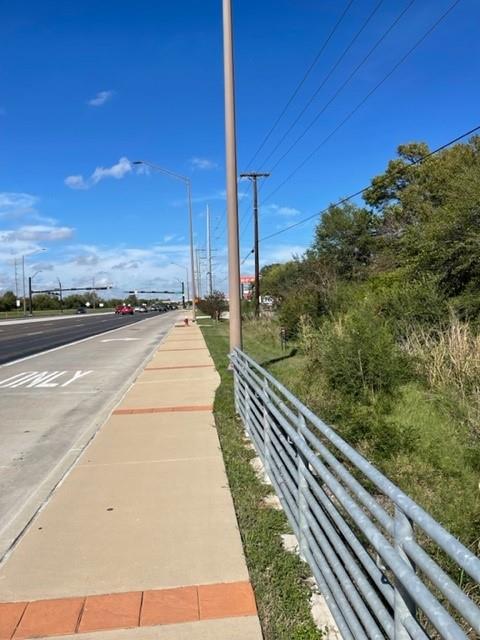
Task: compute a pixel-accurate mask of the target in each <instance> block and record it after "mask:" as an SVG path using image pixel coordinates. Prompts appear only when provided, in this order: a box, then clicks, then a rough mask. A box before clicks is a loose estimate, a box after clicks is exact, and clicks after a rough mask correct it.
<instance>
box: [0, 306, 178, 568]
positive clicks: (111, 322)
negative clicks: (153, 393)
mask: <svg viewBox="0 0 480 640" xmlns="http://www.w3.org/2000/svg"><path fill="white" fill-rule="evenodd" d="M145 316H146V318H145ZM145 316H143V315H142V316H139V317H137V318H135V316H134V317H133V319H132V318H114V317H112V318H110V319H108V323H107V322H105V323H104V324H98V325H97V321H96V319H92V318H89V319H87V320H85V321H84V322H85V325H83V322H82V319H81V318H80V319H79V323H78V324H81V325H82V326H78V327H75V321H74V322H73V327H72V326H71V328H70V330H71V331H72V332H81V331H83V332H84V333H83V334H81V333H75V337H76V338H79V337H81V335H83V336H85V332H88V333H92V331H94V330H95V325H97V331H105V330H108V328H111V326H115V327H120V329H119V330H118V331H115V332H114V333H107V334H101V335H97V336H93V337H91V338H90V339H89V340H86V341H83V342H80V343H78V342H77V343H74V344H68V345H65V346H63V347H61V348H60V349H56V350H53V351H49V352H47V353H39V354H37V355H33V356H31V357H30V358H28V359H27V360H25V361H20V362H15V363H11V364H6V365H3V366H0V416H1V419H0V443H1V446H0V559H1V558H2V556H4V554H5V553H6V552H8V550H9V549H10V548H11V546H12V544H14V543H15V541H16V539H17V538H18V536H19V535H20V534H21V533H22V531H23V530H24V528H25V527H26V526H27V525H28V523H29V522H30V520H31V519H32V517H33V516H34V515H35V513H36V512H37V511H38V509H39V508H41V507H42V505H43V504H44V503H45V501H46V500H47V499H48V497H49V495H50V493H51V492H52V491H53V489H54V488H55V486H56V485H57V484H58V482H60V481H61V480H62V478H63V477H64V475H65V474H66V473H67V472H68V470H69V469H70V468H71V466H72V464H73V463H74V462H75V461H76V459H77V458H78V456H79V455H80V453H81V452H82V450H83V449H84V448H85V446H86V445H87V444H88V442H89V441H90V439H91V438H92V436H93V435H94V434H95V433H96V431H97V430H98V429H99V427H101V426H102V424H103V423H104V422H105V420H106V419H107V417H108V416H109V414H110V412H111V410H112V409H113V408H114V407H115V406H116V405H117V404H118V402H119V401H120V399H121V398H122V397H123V395H124V393H125V392H126V390H127V389H128V388H129V386H130V385H131V383H132V382H133V380H134V379H135V378H136V376H137V375H138V372H139V371H140V370H141V368H142V367H143V365H144V363H145V361H146V360H147V359H148V358H149V357H150V356H151V354H152V353H153V351H154V350H155V349H156V348H157V347H158V344H159V342H160V341H161V339H162V338H163V336H164V335H165V334H166V332H167V331H168V330H169V329H170V327H171V326H172V325H173V323H174V322H175V320H177V319H179V318H180V317H181V313H179V312H170V313H167V314H161V315H157V314H155V315H154V314H148V315H147V314H145ZM140 319H141V320H142V321H141V322H139V320H140ZM102 320H106V318H99V322H100V323H101V321H102ZM90 323H91V326H89V325H90ZM28 324H29V326H27V325H22V326H21V327H18V325H14V326H12V327H11V328H12V329H15V330H16V332H17V333H14V336H16V338H15V340H16V341H17V342H18V341H21V340H22V339H23V337H22V336H25V334H26V333H33V332H34V331H40V325H43V326H44V325H45V324H47V323H40V322H39V323H33V322H32V323H28ZM52 324H53V323H52ZM58 324H63V321H62V322H60V321H57V322H55V325H56V326H58ZM43 326H42V330H43ZM122 327H123V328H122ZM1 328H2V329H5V332H2V333H1V334H0V336H5V334H6V329H7V327H1ZM8 328H9V327H8ZM55 329H56V327H55ZM22 331H23V332H24V333H22ZM63 331H64V336H65V337H64V339H65V340H66V339H72V335H73V333H71V334H69V333H68V331H69V329H68V324H67V329H65V328H64V329H63ZM54 336H55V334H54V332H49V333H48V334H46V336H44V335H43V334H37V336H25V337H26V338H28V337H30V338H35V337H37V338H38V339H41V340H43V343H44V344H45V345H47V346H52V344H53V341H54V340H55V339H57V340H58V337H57V338H55V337H54ZM6 343H8V341H5V340H3V339H2V342H1V344H2V345H3V344H6ZM29 348H30V349H33V348H35V347H34V345H31V346H30V347H29ZM36 348H40V345H38V344H37V346H36Z"/></svg>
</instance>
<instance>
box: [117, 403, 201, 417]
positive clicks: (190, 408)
mask: <svg viewBox="0 0 480 640" xmlns="http://www.w3.org/2000/svg"><path fill="white" fill-rule="evenodd" d="M177 411H213V405H211V404H187V405H179V406H174V407H139V408H132V409H115V411H113V412H112V415H113V416H125V415H134V414H137V413H173V412H177Z"/></svg>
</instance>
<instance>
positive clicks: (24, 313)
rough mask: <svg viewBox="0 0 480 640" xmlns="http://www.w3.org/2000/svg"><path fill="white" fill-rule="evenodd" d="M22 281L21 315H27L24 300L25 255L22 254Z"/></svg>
mask: <svg viewBox="0 0 480 640" xmlns="http://www.w3.org/2000/svg"><path fill="white" fill-rule="evenodd" d="M22 282H23V317H24V318H26V317H27V301H26V300H25V256H22Z"/></svg>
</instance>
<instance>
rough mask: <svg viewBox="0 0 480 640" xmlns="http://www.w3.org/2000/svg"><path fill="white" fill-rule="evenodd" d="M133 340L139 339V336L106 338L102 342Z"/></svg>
mask: <svg viewBox="0 0 480 640" xmlns="http://www.w3.org/2000/svg"><path fill="white" fill-rule="evenodd" d="M133 340H140V338H107V339H106V340H102V342H132V341H133Z"/></svg>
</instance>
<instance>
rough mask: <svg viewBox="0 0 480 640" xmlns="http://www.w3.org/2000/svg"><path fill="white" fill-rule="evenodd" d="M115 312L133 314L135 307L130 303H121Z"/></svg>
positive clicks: (123, 314) (122, 314)
mask: <svg viewBox="0 0 480 640" xmlns="http://www.w3.org/2000/svg"><path fill="white" fill-rule="evenodd" d="M115 313H118V314H119V315H121V316H126V315H130V316H133V313H134V309H133V307H131V306H130V305H129V304H119V305H118V307H116V308H115Z"/></svg>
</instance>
